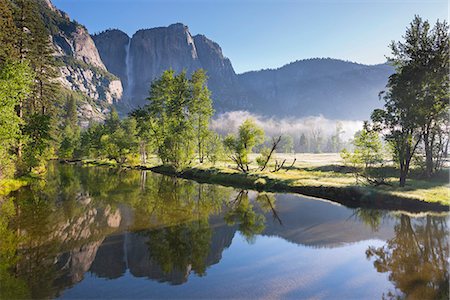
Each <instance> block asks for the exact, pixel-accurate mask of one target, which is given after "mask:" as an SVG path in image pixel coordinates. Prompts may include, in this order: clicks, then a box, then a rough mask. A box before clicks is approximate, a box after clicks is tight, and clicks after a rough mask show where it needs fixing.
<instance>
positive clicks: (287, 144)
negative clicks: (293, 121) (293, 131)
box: [281, 134, 294, 153]
mask: <svg viewBox="0 0 450 300" xmlns="http://www.w3.org/2000/svg"><path fill="white" fill-rule="evenodd" d="M281 143H282V145H283V146H282V147H283V151H284V153H293V152H294V139H293V138H292V136H290V135H289V134H283V135H282V136H281Z"/></svg>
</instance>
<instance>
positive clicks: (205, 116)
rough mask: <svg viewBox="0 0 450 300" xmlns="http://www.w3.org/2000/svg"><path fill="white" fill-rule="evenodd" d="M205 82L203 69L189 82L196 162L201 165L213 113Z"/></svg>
mask: <svg viewBox="0 0 450 300" xmlns="http://www.w3.org/2000/svg"><path fill="white" fill-rule="evenodd" d="M207 80H208V77H207V76H206V73H205V71H204V70H203V69H199V70H197V71H195V72H194V73H193V74H192V78H191V80H190V86H191V97H192V101H191V107H190V114H191V119H192V123H193V127H194V131H195V139H196V143H197V153H198V160H199V162H200V163H203V160H204V159H205V157H206V156H207V153H206V150H207V149H206V148H207V142H208V139H209V137H210V136H211V131H210V130H209V123H210V121H211V117H212V115H213V113H214V110H213V108H212V100H211V92H210V91H209V90H208V87H207Z"/></svg>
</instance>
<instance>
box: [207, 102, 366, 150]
mask: <svg viewBox="0 0 450 300" xmlns="http://www.w3.org/2000/svg"><path fill="white" fill-rule="evenodd" d="M248 118H251V119H253V120H254V121H255V122H256V124H257V125H258V126H260V127H261V128H263V129H264V132H265V134H266V137H268V138H270V137H275V136H279V135H289V136H291V137H292V140H293V147H294V149H293V150H294V151H295V152H337V151H340V150H341V149H343V148H351V147H352V146H351V143H350V140H351V139H352V138H353V136H354V134H355V132H357V131H358V130H361V129H362V126H363V121H350V120H332V119H327V118H325V117H323V116H310V117H304V118H274V117H271V118H267V117H263V116H260V115H257V114H253V113H250V112H248V111H232V112H226V113H222V114H220V115H218V116H216V117H215V118H214V119H213V120H212V122H211V128H212V129H213V130H214V131H216V132H217V133H219V134H221V135H227V134H229V133H236V132H237V130H238V128H239V126H240V125H241V124H242V122H244V121H245V120H246V119H248ZM338 125H339V126H340V128H341V130H340V132H341V133H340V137H339V145H337V146H336V145H334V146H333V145H332V143H333V142H332V137H333V135H336V130H337V128H338V127H337V126H338ZM302 135H304V136H305V138H306V139H307V140H308V141H307V142H304V144H306V145H301V143H302V142H301V141H300V139H301V136H302ZM334 144H335V142H334Z"/></svg>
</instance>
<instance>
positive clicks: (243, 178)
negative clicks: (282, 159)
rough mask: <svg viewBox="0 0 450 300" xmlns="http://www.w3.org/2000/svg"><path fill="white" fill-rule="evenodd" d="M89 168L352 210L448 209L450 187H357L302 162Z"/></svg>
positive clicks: (336, 172) (338, 173) (417, 183)
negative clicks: (264, 166) (248, 168)
mask: <svg viewBox="0 0 450 300" xmlns="http://www.w3.org/2000/svg"><path fill="white" fill-rule="evenodd" d="M78 162H79V163H83V164H85V165H92V166H94V165H95V166H107V167H122V168H128V169H140V170H151V171H153V172H156V173H160V174H165V175H169V176H176V177H179V178H185V179H191V180H195V181H198V182H201V183H212V184H220V185H224V186H231V187H235V188H242V189H255V190H259V191H268V192H286V193H298V194H303V195H307V196H313V197H318V198H323V199H327V200H330V201H334V202H337V203H340V204H343V205H346V206H348V207H363V208H374V209H387V210H405V211H410V212H421V211H448V210H449V204H450V199H449V192H450V188H449V186H448V182H447V181H446V180H445V178H440V179H436V180H434V181H426V180H419V179H417V178H413V179H410V180H409V181H408V185H407V187H405V188H399V187H398V185H397V181H396V180H397V179H396V178H395V176H393V177H390V178H388V179H387V180H388V182H390V183H391V185H389V186H378V187H371V186H361V185H355V178H354V176H353V175H352V174H351V173H349V172H348V170H345V168H344V167H342V166H339V165H320V164H318V165H317V164H316V165H313V164H311V163H309V162H307V163H305V162H304V161H303V162H302V161H301V160H300V162H299V163H297V164H296V165H295V166H294V167H293V168H290V169H289V170H285V169H284V170H281V171H279V172H275V173H274V172H270V171H266V172H258V171H254V172H250V173H248V174H244V173H241V172H238V171H236V170H234V169H232V168H230V166H229V165H227V164H226V163H220V164H216V166H211V165H203V164H202V165H197V166H193V167H190V168H186V169H184V170H182V171H176V170H174V169H173V168H171V167H167V166H161V165H158V164H157V161H156V160H155V161H151V162H150V163H149V164H147V165H122V166H120V165H118V164H117V163H115V162H112V161H107V160H103V161H99V160H83V161H78Z"/></svg>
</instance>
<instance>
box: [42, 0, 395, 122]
mask: <svg viewBox="0 0 450 300" xmlns="http://www.w3.org/2000/svg"><path fill="white" fill-rule="evenodd" d="M39 3H40V4H41V5H40V7H41V11H42V15H43V17H44V20H45V23H46V25H47V26H48V28H49V30H50V33H51V38H52V42H53V45H54V47H55V56H56V57H57V59H58V60H59V61H60V71H61V76H60V78H59V80H60V81H61V83H62V85H63V86H64V87H66V88H67V89H68V90H70V91H73V92H76V93H78V94H82V95H83V97H84V98H85V101H82V103H81V104H80V109H79V114H80V116H81V117H82V119H83V120H84V122H85V124H87V123H86V122H87V121H89V120H101V119H103V118H104V114H105V113H106V112H107V111H108V107H109V105H111V104H115V105H117V106H118V108H119V110H120V111H121V112H122V113H123V114H125V113H127V112H129V111H130V110H132V109H134V108H136V107H138V106H142V105H144V104H145V103H146V100H145V99H146V98H147V97H148V92H149V88H150V84H151V82H152V81H153V80H155V79H156V78H158V77H159V76H160V75H161V73H162V72H163V71H165V70H167V69H173V70H174V71H176V72H181V71H182V70H186V71H187V73H188V74H190V73H192V72H193V71H195V70H196V69H198V68H203V69H205V70H206V72H207V74H208V76H209V81H208V85H209V88H210V90H211V92H212V99H213V101H214V108H215V110H216V113H222V112H227V111H233V110H248V111H250V112H252V113H257V114H260V115H263V116H268V117H272V116H274V117H305V116H311V115H323V116H325V117H327V118H330V119H355V120H356V119H357V120H361V119H367V118H369V116H370V113H371V112H372V110H373V109H375V108H377V107H380V106H381V102H380V101H378V93H379V92H380V91H381V90H383V89H384V87H385V85H386V83H387V80H388V77H389V75H391V74H392V73H393V68H392V67H391V66H389V65H386V64H380V65H363V64H358V63H354V62H348V61H343V60H337V59H329V58H326V59H323V58H315V59H307V60H299V61H296V62H293V63H290V64H287V65H285V66H283V67H280V68H278V69H267V70H260V71H251V72H246V73H243V74H236V73H235V71H234V69H233V66H232V63H231V61H230V60H229V59H228V58H226V57H225V56H224V55H223V52H222V49H221V47H220V46H219V45H218V44H217V43H215V42H214V41H212V40H210V39H208V38H207V37H206V36H204V35H192V34H191V33H190V31H189V28H188V27H187V26H185V25H183V24H180V23H177V24H173V25H170V26H168V27H157V28H151V29H143V30H139V31H137V32H136V33H135V34H134V35H133V36H132V37H129V36H128V35H127V34H126V33H124V32H122V31H120V30H118V29H111V30H106V31H104V32H101V33H99V34H95V35H93V36H90V35H89V33H88V31H87V29H86V28H85V27H84V26H82V25H80V24H78V23H77V22H75V21H72V20H71V19H70V18H69V16H68V15H67V14H65V13H64V12H62V11H59V10H58V9H57V8H55V7H54V6H53V5H52V3H51V2H50V0H39Z"/></svg>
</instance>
